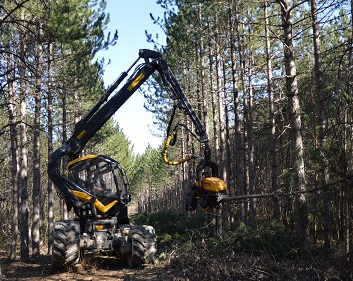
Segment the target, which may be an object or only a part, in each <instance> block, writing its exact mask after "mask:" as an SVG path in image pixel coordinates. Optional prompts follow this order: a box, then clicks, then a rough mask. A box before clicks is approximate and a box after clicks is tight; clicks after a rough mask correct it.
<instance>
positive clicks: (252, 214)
mask: <svg viewBox="0 0 353 281" xmlns="http://www.w3.org/2000/svg"><path fill="white" fill-rule="evenodd" d="M253 64H254V62H253V54H252V52H251V51H250V58H249V66H248V67H249V70H248V95H247V97H246V99H247V101H248V102H247V107H248V112H247V116H246V127H245V130H246V135H247V141H246V143H247V146H248V151H247V160H248V161H247V166H248V168H247V170H248V182H249V184H248V186H249V193H250V194H254V193H255V168H254V146H253V141H254V140H253V138H254V136H253V131H254V130H253V121H254V120H253V119H254V118H253V87H252V69H251V68H252V66H253ZM249 203H250V204H249V224H250V225H251V226H253V227H256V199H253V198H251V199H250V202H249Z"/></svg>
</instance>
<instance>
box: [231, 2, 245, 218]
mask: <svg viewBox="0 0 353 281" xmlns="http://www.w3.org/2000/svg"><path fill="white" fill-rule="evenodd" d="M233 12H234V14H233ZM233 15H234V17H235V19H234V22H233V20H232V16H233ZM238 17H239V15H238V10H237V3H236V2H234V3H233V6H232V9H230V10H229V22H230V29H231V30H230V34H231V47H230V49H231V65H232V90H233V99H234V131H235V157H234V158H235V163H236V164H235V178H236V187H237V194H238V195H244V194H245V188H244V183H245V182H244V173H243V172H244V165H243V141H242V133H241V121H240V100H239V85H238V74H237V64H236V61H237V59H236V52H237V48H236V47H235V46H234V44H235V38H234V37H233V34H235V35H236V36H237V37H238V38H237V39H238V44H240V41H239V37H240V35H239V30H238V24H239V20H238ZM238 48H240V47H239V46H238ZM240 60H241V59H240ZM240 65H241V63H240ZM238 209H239V220H240V221H245V204H244V202H241V203H239V204H238Z"/></svg>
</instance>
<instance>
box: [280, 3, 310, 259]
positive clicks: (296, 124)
mask: <svg viewBox="0 0 353 281" xmlns="http://www.w3.org/2000/svg"><path fill="white" fill-rule="evenodd" d="M277 1H278V3H279V4H280V5H281V15H282V24H283V36H284V42H283V43H284V44H283V45H284V64H285V73H286V87H287V96H288V106H289V115H290V124H291V132H290V133H291V143H292V149H291V154H292V158H293V162H294V163H293V179H294V187H295V189H296V191H298V192H299V194H298V195H297V197H296V215H297V227H298V239H299V245H300V250H301V253H302V255H306V254H308V251H309V227H308V226H309V222H308V205H307V197H306V194H305V191H306V176H305V165H304V146H303V138H302V126H301V108H300V103H299V96H298V83H297V69H296V62H295V55H294V51H293V36H292V28H293V26H292V22H291V13H292V11H293V7H292V6H291V5H290V0H277Z"/></svg>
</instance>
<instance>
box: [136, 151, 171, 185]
mask: <svg viewBox="0 0 353 281" xmlns="http://www.w3.org/2000/svg"><path fill="white" fill-rule="evenodd" d="M170 170H171V169H170V167H169V166H168V165H166V164H165V163H164V162H163V161H162V156H161V152H160V150H159V149H154V148H152V147H151V146H150V145H149V146H147V148H146V150H145V152H144V153H143V154H142V155H137V156H136V158H135V163H134V167H133V169H132V176H131V180H130V185H131V190H132V191H133V192H134V191H138V190H139V189H140V188H142V187H143V186H145V185H147V186H151V187H152V186H153V187H154V188H155V189H157V190H158V189H159V188H160V187H161V186H163V184H164V183H165V182H168V181H169V180H170V178H169V171H170Z"/></svg>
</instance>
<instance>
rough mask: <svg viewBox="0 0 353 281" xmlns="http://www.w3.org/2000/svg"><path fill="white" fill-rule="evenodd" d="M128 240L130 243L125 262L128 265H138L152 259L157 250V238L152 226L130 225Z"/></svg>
mask: <svg viewBox="0 0 353 281" xmlns="http://www.w3.org/2000/svg"><path fill="white" fill-rule="evenodd" d="M128 242H129V243H131V252H130V254H128V255H127V263H128V265H129V266H130V267H140V266H142V265H143V264H145V263H150V262H152V261H153V260H154V257H155V254H156V252H157V238H156V233H155V231H154V228H153V227H152V226H149V225H137V226H133V227H131V229H130V233H129V236H128Z"/></svg>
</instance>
